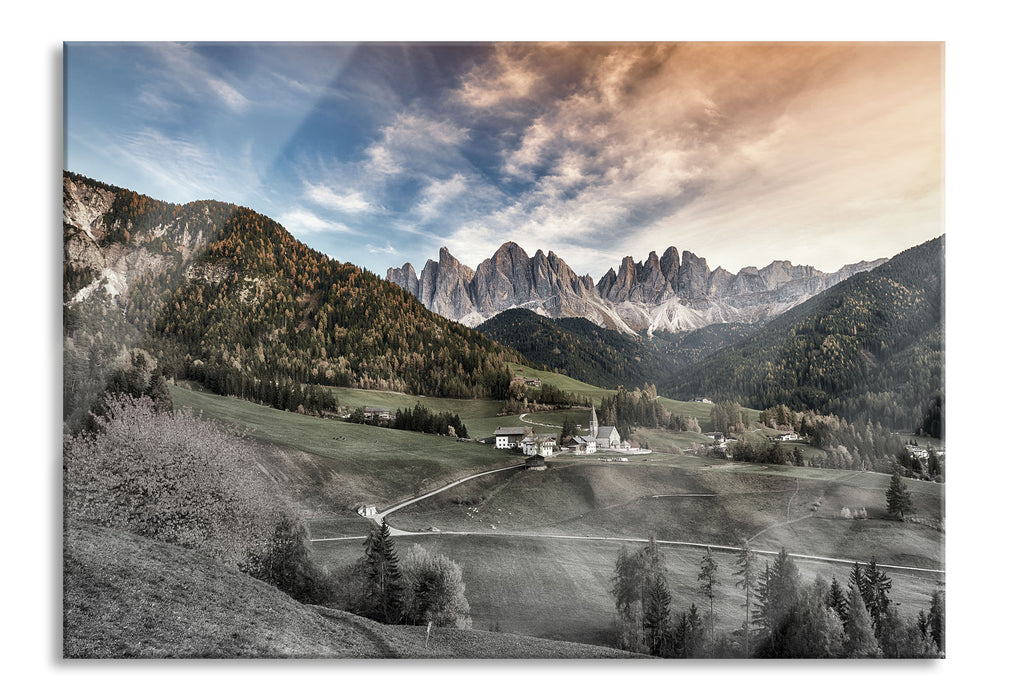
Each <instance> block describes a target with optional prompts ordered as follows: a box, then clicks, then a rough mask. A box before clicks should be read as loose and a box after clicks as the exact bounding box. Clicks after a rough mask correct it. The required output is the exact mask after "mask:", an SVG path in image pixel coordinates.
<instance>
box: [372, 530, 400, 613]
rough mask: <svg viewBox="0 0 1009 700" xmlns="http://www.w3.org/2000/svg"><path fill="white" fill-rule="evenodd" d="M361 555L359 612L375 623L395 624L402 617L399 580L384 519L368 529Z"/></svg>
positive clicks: (397, 566) (396, 560) (396, 564)
mask: <svg viewBox="0 0 1009 700" xmlns="http://www.w3.org/2000/svg"><path fill="white" fill-rule="evenodd" d="M364 551H365V554H364V561H363V568H364V571H365V576H366V578H367V583H366V587H365V597H364V601H363V603H364V610H363V612H364V614H365V615H366V616H367V617H371V618H373V619H375V620H378V621H379V622H383V623H385V624H388V625H394V624H397V623H398V622H399V621H400V619H401V617H402V602H403V579H402V576H401V574H400V571H399V557H398V556H397V555H396V548H395V545H394V544H393V542H392V534H391V532H390V531H389V525H388V523H386V521H385V520H384V519H383V520H382V525H381V526H379V527H372V529H371V532H369V533H368V537H367V538H366V539H365V541H364Z"/></svg>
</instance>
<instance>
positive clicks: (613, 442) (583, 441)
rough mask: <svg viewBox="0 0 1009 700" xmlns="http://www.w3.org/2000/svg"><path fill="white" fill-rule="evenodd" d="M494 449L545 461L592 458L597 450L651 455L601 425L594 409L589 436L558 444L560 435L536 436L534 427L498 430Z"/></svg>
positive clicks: (577, 437)
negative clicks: (564, 457)
mask: <svg viewBox="0 0 1009 700" xmlns="http://www.w3.org/2000/svg"><path fill="white" fill-rule="evenodd" d="M494 447H496V448H497V449H499V450H511V449H517V450H521V452H522V454H524V455H526V456H529V457H542V458H544V459H546V458H549V457H554V456H555V455H559V454H575V455H590V454H595V453H596V452H597V451H598V450H612V451H619V452H624V453H631V454H647V453H648V452H650V450H643V449H641V448H638V447H633V446H632V445H631V443H630V442H628V441H627V440H626V439H621V437H620V433H619V432H618V431H617V428H616V426H612V425H599V418H598V416H597V415H596V409H595V406H593V407H592V414H591V418H590V419H589V434H588V435H584V436H583V435H569V436H567V437H566V438H564V439H563V440H560V441H559V440H558V437H557V433H537V432H536V430H535V429H534V428H533V427H532V426H527V427H507V428H498V429H497V430H495V431H494Z"/></svg>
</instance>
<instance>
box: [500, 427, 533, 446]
mask: <svg viewBox="0 0 1009 700" xmlns="http://www.w3.org/2000/svg"><path fill="white" fill-rule="evenodd" d="M526 430H527V429H526V428H498V429H497V430H495V431H494V447H496V448H497V449H499V450H508V449H511V448H513V447H518V445H519V443H520V442H521V441H522V438H524V437H525V436H526Z"/></svg>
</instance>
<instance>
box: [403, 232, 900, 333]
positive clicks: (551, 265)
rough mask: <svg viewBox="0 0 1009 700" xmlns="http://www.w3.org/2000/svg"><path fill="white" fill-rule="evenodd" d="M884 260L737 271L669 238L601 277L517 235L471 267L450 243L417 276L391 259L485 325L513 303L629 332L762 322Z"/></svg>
mask: <svg viewBox="0 0 1009 700" xmlns="http://www.w3.org/2000/svg"><path fill="white" fill-rule="evenodd" d="M880 262H882V261H874V262H872V263H856V264H854V265H846V266H845V267H844V268H842V269H841V270H839V271H838V272H836V273H831V274H827V273H823V272H820V271H818V270H816V269H815V268H813V267H810V266H805V265H793V264H792V262H791V261H789V260H776V261H774V262H772V263H770V264H769V265H766V266H764V267H762V268H757V267H756V266H752V265H751V266H746V267H744V268H742V269H741V270H740V271H739V272H738V273H736V274H732V273H730V272H728V271H726V270H725V269H723V268H722V267H718V268H716V269H715V270H713V271H712V270H710V269H709V268H708V263H707V260H706V259H705V258H703V257H700V256H698V255H695V254H694V253H692V252H691V251H689V250H684V251H683V252H682V254H681V253H680V252H679V251H678V249H677V248H676V247H675V246H669V247H668V248H666V250H665V251H664V252H663V253H662V255H661V256H660V255H659V254H658V252H657V251H655V250H652V251H649V253H648V255H647V256H646V257H645V258H644V259H643V260H641V261H635V260H634V257H633V256H630V255H626V256H623V257H622V258H621V260H620V264H619V265H618V266H617V268H616V269H614V268H612V267H611V268H609V269H608V270H607V272H606V274H604V275H603V276H602V277H601V278H600V280H599V282H598V283H593V281H592V278H591V277H590V276H588V275H581V276H580V275H578V274H577V273H576V272H575V271H574V270H572V269H571V267H570V266H569V265H568V264H567V263H566V262H565V261H564V260H563V259H562V258H561V257H560V256H559V255H557V254H556V253H555V252H554V251H552V250H550V251H548V252H546V253H544V251H543V250H542V249H538V250H536V252H535V253H534V254H533V255H532V256H531V257H530V256H529V255H528V253H526V251H525V250H524V249H523V248H522V246H520V245H518V244H517V243H515V242H514V241H507V242H505V243H503V244H502V245H501V246H499V247H498V249H497V250H496V251H495V252H494V254H493V255H492V256H491V257H490V258H487V259H486V260H484V261H482V262H481V263H480V264H479V265H477V268H476V270H471V269H470V268H468V267H466V266H465V265H463V264H462V263H460V262H459V261H458V260H456V258H455V257H453V256H452V254H451V253H450V252H449V251H448V249H447V248H445V247H443V248H442V249H441V250H440V251H439V261H438V262H437V263H435V262H434V261H428V264H427V265H426V266H425V268H424V272H423V273H422V274H421V276H420V278H419V281H418V282H417V283H414V282H413V278H414V274H415V273H413V268H412V267H407V265H404V266H403V267H401V268H390V269H389V271H388V272H387V279H388V280H389V281H391V282H395V283H396V284H398V285H400V286H401V287H404V288H405V289H408V290H410V291H411V292H413V293H414V294H416V295H417V296H418V297H419V298H420V299H421V301H423V302H424V304H425V305H426V306H427V307H428V308H429V309H431V310H433V311H436V312H437V313H441V314H443V315H448V316H449V318H453V319H455V320H458V321H461V322H463V323H466V324H468V325H478V324H479V323H482V322H483V321H485V320H486V319H488V318H490V317H492V316H494V315H496V314H498V313H500V312H501V311H504V310H506V309H510V308H527V309H531V310H534V311H537V312H538V313H541V314H544V315H546V316H550V317H551V318H560V317H571V316H584V317H586V318H589V319H591V320H592V321H593V322H594V323H596V324H597V325H599V326H602V327H604V328H615V329H619V330H622V331H624V332H637V331H642V330H647V331H648V332H651V331H654V330H673V331H676V330H689V329H693V328H701V327H704V326H706V325H709V324H711V323H725V322H742V323H753V322H756V321H764V320H767V319H769V318H773V317H774V316H776V315H778V314H780V313H781V312H783V311H785V310H787V309H789V308H791V307H792V306H795V305H796V304H799V303H801V302H802V301H805V300H806V299H808V298H809V297H811V296H812V295H814V294H817V293H819V292H820V291H823V290H824V289H826V288H828V287H830V286H832V285H834V284H837V283H838V282H840V281H841V280H843V279H845V278H846V277H848V276H850V275H852V274H855V273H856V272H860V271H862V270H866V269H871V268H872V267H874V266H875V265H878V264H879V263H880Z"/></svg>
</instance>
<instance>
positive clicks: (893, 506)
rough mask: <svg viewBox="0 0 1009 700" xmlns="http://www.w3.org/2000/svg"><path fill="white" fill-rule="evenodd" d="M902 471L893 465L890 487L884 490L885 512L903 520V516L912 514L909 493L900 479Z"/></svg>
mask: <svg viewBox="0 0 1009 700" xmlns="http://www.w3.org/2000/svg"><path fill="white" fill-rule="evenodd" d="M903 472H904V470H903V469H902V468H901V466H900V465H899V464H895V465H893V476H892V477H890V487H889V488H888V489H887V490H886V512H887V513H889V514H890V515H892V516H895V517H897V518H899V519H900V520H903V519H904V516H905V515H907V514H910V513H913V512H914V506H913V504H912V503H911V492H910V491H908V489H907V486H905V485H904V481H903V479H902V478H901V477H902V476H903Z"/></svg>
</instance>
